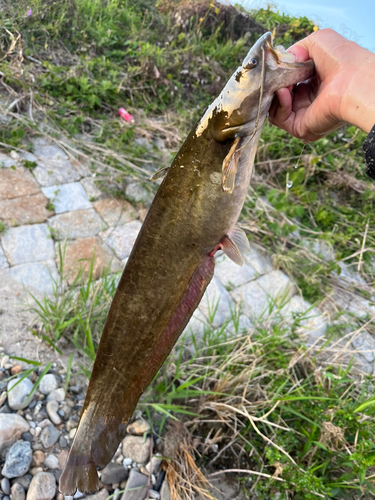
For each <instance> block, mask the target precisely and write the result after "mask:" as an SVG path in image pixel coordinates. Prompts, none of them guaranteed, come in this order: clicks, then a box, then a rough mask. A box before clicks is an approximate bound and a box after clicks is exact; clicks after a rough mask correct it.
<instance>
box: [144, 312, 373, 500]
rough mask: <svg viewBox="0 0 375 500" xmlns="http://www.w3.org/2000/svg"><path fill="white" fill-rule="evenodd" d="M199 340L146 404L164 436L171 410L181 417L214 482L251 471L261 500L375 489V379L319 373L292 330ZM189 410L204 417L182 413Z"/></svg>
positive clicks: (346, 495)
mask: <svg viewBox="0 0 375 500" xmlns="http://www.w3.org/2000/svg"><path fill="white" fill-rule="evenodd" d="M274 312H276V311H274ZM301 319H302V318H299V320H296V321H295V322H294V324H293V325H292V327H291V330H292V331H293V330H294V329H295V328H297V327H298V322H299V321H300V320H301ZM197 342H198V344H199V346H200V347H199V350H196V345H195V343H194V342H193V343H192V344H191V345H190V348H189V342H188V341H187V339H182V341H180V343H179V344H178V346H177V349H176V350H175V352H174V355H173V356H171V359H170V362H169V363H168V364H166V365H165V366H164V368H163V369H162V370H161V372H160V373H159V375H158V377H157V378H156V379H155V380H154V383H153V386H152V387H151V388H150V389H149V391H148V393H147V394H146V395H145V398H144V403H143V404H144V405H145V408H146V410H147V411H148V412H149V418H150V421H152V422H153V423H154V426H156V430H159V428H158V425H160V426H163V423H164V418H165V414H166V413H167V412H168V413H171V412H172V410H173V409H174V412H176V413H180V414H181V416H180V418H182V419H183V420H185V422H187V425H188V428H189V429H191V428H192V429H193V433H194V436H196V441H198V443H199V444H196V447H197V450H198V453H199V455H198V456H199V459H198V465H199V466H200V467H204V468H205V470H207V471H208V472H209V474H208V475H207V477H208V479H209V480H210V477H212V478H213V477H214V476H215V474H216V475H220V474H222V473H223V472H222V470H221V469H224V468H225V469H227V468H229V469H243V470H244V469H245V470H248V471H250V472H249V475H241V474H240V477H242V481H243V484H244V491H246V492H247V493H248V495H249V498H260V499H266V498H270V497H269V495H270V493H271V494H272V495H273V494H275V493H276V492H279V493H281V496H278V497H277V498H279V499H280V500H281V499H282V500H286V499H288V498H293V499H309V500H310V499H316V498H337V499H338V498H340V499H354V498H369V497H367V496H361V495H362V494H367V495H368V494H369V492H375V487H374V484H373V474H374V464H375V462H374V460H375V453H374V452H375V444H374V439H373V438H374V418H373V405H374V404H375V403H374V398H373V396H372V384H371V377H369V378H368V379H367V380H364V381H360V380H357V381H356V380H355V379H353V378H352V377H351V376H350V375H349V370H350V366H349V367H348V368H347V369H343V368H335V367H333V366H331V365H330V364H326V365H325V367H324V369H321V368H319V367H318V365H317V363H316V361H315V360H314V359H313V358H312V357H311V356H310V355H309V353H308V352H306V348H305V347H304V346H303V345H302V344H301V343H300V342H299V340H298V338H297V336H293V335H291V334H290V328H289V327H287V326H286V325H284V326H283V325H281V324H278V325H274V326H268V327H265V326H264V322H262V324H259V325H258V326H256V327H255V328H254V330H253V331H251V332H248V333H247V335H245V336H242V337H240V338H239V337H235V338H234V337H233V332H228V331H226V330H225V328H223V329H221V330H220V331H219V332H218V331H217V330H216V331H214V330H213V329H211V328H208V329H207V330H206V332H205V335H204V338H203V339H200V340H199V341H198V339H197ZM155 393H156V394H157V395H158V397H157V403H158V404H157V405H156V404H154V403H152V402H153V401H155ZM163 403H164V405H163ZM173 405H176V406H175V407H174V408H173ZM181 405H185V406H181ZM181 408H182V410H181ZM155 410H156V411H155ZM187 411H190V412H192V413H195V416H194V415H193V416H186V415H182V414H183V413H184V412H187ZM217 444H219V449H220V450H223V452H222V453H219V456H217V451H215V445H217ZM217 469H218V471H217V472H216V473H215V472H213V471H215V470H217ZM251 471H260V472H261V473H262V474H263V476H262V475H261V476H258V477H257V476H255V475H253V476H252V475H251ZM210 473H211V474H212V476H211V475H210ZM233 476H236V477H238V473H236V474H234V473H233V474H232V477H233ZM249 478H250V479H249ZM253 492H256V495H254V496H253ZM271 498H272V496H271Z"/></svg>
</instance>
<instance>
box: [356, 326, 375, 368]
mask: <svg viewBox="0 0 375 500" xmlns="http://www.w3.org/2000/svg"><path fill="white" fill-rule="evenodd" d="M352 345H353V347H354V348H355V349H356V350H357V351H358V353H359V354H360V355H361V356H363V357H364V358H365V360H366V361H367V363H373V362H374V359H375V356H374V354H375V340H374V338H373V337H372V336H371V335H370V334H369V333H368V332H366V331H363V332H359V334H358V335H356V336H355V337H354V338H353V340H352Z"/></svg>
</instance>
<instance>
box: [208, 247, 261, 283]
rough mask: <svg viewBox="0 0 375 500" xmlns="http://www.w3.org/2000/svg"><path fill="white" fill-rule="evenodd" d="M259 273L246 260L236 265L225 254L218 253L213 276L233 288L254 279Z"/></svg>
mask: <svg viewBox="0 0 375 500" xmlns="http://www.w3.org/2000/svg"><path fill="white" fill-rule="evenodd" d="M258 276H259V273H258V272H257V271H256V270H255V269H254V268H253V266H251V265H250V264H248V263H247V262H244V264H243V266H242V267H241V266H238V265H237V264H235V263H234V262H233V261H232V260H230V259H229V258H228V257H227V256H226V255H220V256H219V257H218V258H217V260H216V263H215V277H216V278H217V279H218V280H219V281H220V282H221V283H222V284H223V285H224V286H225V287H227V288H230V289H233V288H236V287H238V286H242V285H244V284H245V283H248V282H249V281H251V280H253V279H256V278H257V277H258Z"/></svg>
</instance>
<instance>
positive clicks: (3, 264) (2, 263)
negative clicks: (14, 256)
mask: <svg viewBox="0 0 375 500" xmlns="http://www.w3.org/2000/svg"><path fill="white" fill-rule="evenodd" d="M7 267H9V263H8V261H7V258H6V256H5V253H4V250H3V248H2V246H1V245H0V269H5V268H7Z"/></svg>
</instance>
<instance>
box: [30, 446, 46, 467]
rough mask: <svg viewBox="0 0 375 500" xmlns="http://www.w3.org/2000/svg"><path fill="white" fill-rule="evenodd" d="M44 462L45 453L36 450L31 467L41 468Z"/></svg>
mask: <svg viewBox="0 0 375 500" xmlns="http://www.w3.org/2000/svg"><path fill="white" fill-rule="evenodd" d="M43 462H44V453H43V452H42V451H41V450H36V451H34V453H33V458H32V460H31V465H32V466H33V467H39V465H42V463H43Z"/></svg>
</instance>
